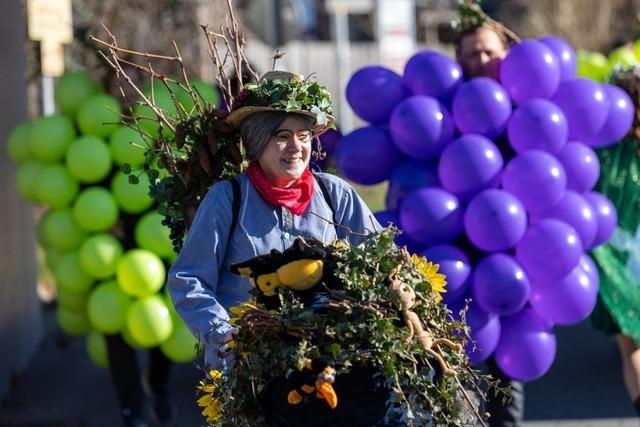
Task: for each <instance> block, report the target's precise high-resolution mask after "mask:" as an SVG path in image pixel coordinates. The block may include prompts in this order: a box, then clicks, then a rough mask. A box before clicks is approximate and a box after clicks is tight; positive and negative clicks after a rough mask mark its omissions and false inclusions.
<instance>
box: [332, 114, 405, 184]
mask: <svg viewBox="0 0 640 427" xmlns="http://www.w3.org/2000/svg"><path fill="white" fill-rule="evenodd" d="M401 158H402V155H401V154H400V152H399V151H398V149H397V148H396V146H395V145H393V142H391V137H390V135H389V132H387V131H386V130H384V129H381V128H377V127H365V128H360V129H356V130H355V131H353V132H351V133H350V134H348V135H346V136H345V137H344V138H342V140H341V141H340V143H339V144H338V148H336V154H335V161H336V168H337V169H338V171H340V174H341V175H342V176H344V177H345V178H347V179H350V180H352V181H354V182H357V183H358V184H363V185H371V184H377V183H379V182H382V181H384V180H385V179H388V178H389V175H390V174H391V171H392V170H393V169H394V168H395V167H396V166H397V164H398V162H399V161H400V159H401Z"/></svg>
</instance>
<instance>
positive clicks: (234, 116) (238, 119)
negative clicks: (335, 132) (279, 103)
mask: <svg viewBox="0 0 640 427" xmlns="http://www.w3.org/2000/svg"><path fill="white" fill-rule="evenodd" d="M275 80H283V81H288V82H302V81H304V76H302V75H301V74H298V73H292V72H289V71H269V72H267V73H265V74H264V75H263V76H262V77H261V78H260V83H259V84H258V85H260V84H262V83H264V82H267V81H275ZM261 111H286V112H287V113H295V114H301V115H303V116H308V117H311V118H312V119H314V122H315V125H314V128H313V131H314V133H315V134H316V135H320V134H321V133H324V132H326V131H327V130H328V129H329V128H331V127H332V126H333V123H334V122H335V119H334V117H333V116H332V115H330V114H327V115H326V117H327V123H324V124H321V125H320V124H318V123H317V115H316V114H315V113H312V112H311V111H309V110H287V109H285V108H274V107H269V106H259V105H246V106H241V107H239V108H237V109H234V110H231V112H230V113H229V115H228V116H227V118H226V122H227V123H228V124H229V125H231V126H232V127H234V128H236V129H239V128H240V126H241V125H242V122H243V121H244V119H246V118H247V117H249V116H250V115H251V114H254V113H259V112H261Z"/></svg>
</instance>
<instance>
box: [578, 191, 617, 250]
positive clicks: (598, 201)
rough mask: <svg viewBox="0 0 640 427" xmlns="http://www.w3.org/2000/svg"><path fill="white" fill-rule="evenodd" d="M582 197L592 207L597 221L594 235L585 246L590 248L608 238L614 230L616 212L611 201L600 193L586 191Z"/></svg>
mask: <svg viewBox="0 0 640 427" xmlns="http://www.w3.org/2000/svg"><path fill="white" fill-rule="evenodd" d="M584 198H585V199H587V202H589V204H590V205H591V207H592V208H593V212H595V215H596V220H597V221H598V231H597V232H596V237H594V238H593V241H592V242H591V245H589V246H588V247H587V248H586V249H588V250H591V249H593V248H595V247H596V246H600V245H601V244H603V243H605V242H606V241H607V240H609V237H611V234H613V230H615V229H616V226H617V225H618V213H617V212H616V207H615V206H614V205H613V203H611V200H609V199H608V198H607V197H605V196H603V195H602V194H600V193H597V192H595V191H591V192H589V193H586V194H585V195H584Z"/></svg>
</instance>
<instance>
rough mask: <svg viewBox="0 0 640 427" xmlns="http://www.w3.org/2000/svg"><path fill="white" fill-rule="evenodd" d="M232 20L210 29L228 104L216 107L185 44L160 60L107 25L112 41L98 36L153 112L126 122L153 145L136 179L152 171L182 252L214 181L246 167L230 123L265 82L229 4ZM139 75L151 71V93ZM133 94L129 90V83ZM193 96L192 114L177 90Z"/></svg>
mask: <svg viewBox="0 0 640 427" xmlns="http://www.w3.org/2000/svg"><path fill="white" fill-rule="evenodd" d="M227 7H228V11H229V14H228V17H227V19H226V21H225V23H224V24H223V25H222V26H221V27H220V28H219V29H218V31H211V30H210V29H209V28H208V27H207V26H206V25H202V26H201V28H202V31H203V33H204V35H205V37H206V39H207V44H208V51H209V56H210V58H211V60H212V62H213V66H214V68H215V70H216V83H217V87H218V88H219V90H220V92H221V95H222V98H223V100H224V101H223V103H222V107H221V106H215V105H211V104H209V103H207V102H205V101H204V99H203V97H202V96H201V94H200V93H199V92H198V91H197V89H196V88H195V87H194V86H193V85H192V84H191V83H190V80H189V76H188V75H187V71H186V68H185V65H184V62H183V59H182V56H181V54H180V50H179V48H178V46H177V45H176V44H175V42H174V44H173V50H174V55H172V56H170V55H160V54H154V53H149V52H143V51H137V50H133V49H127V48H123V47H120V46H119V45H118V41H117V38H116V36H115V35H114V34H112V33H111V31H109V29H108V28H107V27H106V26H104V25H103V26H102V27H103V28H104V30H105V32H106V34H107V37H106V38H105V39H101V38H98V37H95V36H91V37H90V40H91V41H92V42H94V43H95V44H96V46H97V48H98V49H99V54H100V55H101V56H102V58H103V59H104V60H105V61H106V63H107V64H108V65H109V66H110V67H112V68H113V69H114V71H115V72H116V74H117V77H118V84H119V85H120V86H119V87H120V92H121V94H122V96H123V97H126V95H125V93H131V92H133V93H135V94H136V95H137V96H138V99H137V100H136V102H137V105H138V106H143V107H145V108H146V109H147V110H148V111H149V114H152V115H153V117H149V114H147V115H141V114H135V113H134V111H140V110H139V109H138V110H136V109H135V108H131V110H130V111H129V112H128V113H127V114H124V115H122V123H123V124H124V125H125V126H129V127H131V128H133V129H135V130H136V131H138V132H139V133H140V134H141V135H142V136H143V137H144V139H145V141H146V143H147V144H146V145H147V146H146V147H145V148H144V149H145V159H146V160H145V164H144V167H143V171H139V172H136V171H131V170H130V169H129V168H127V167H126V166H125V167H124V171H125V172H128V173H131V175H130V180H131V181H132V182H136V173H147V174H148V175H149V178H150V182H151V185H152V188H151V192H150V194H151V196H152V197H154V198H155V200H156V201H157V203H158V210H159V212H160V213H161V214H162V215H163V216H164V217H165V221H164V224H165V225H167V226H169V227H170V228H171V237H172V240H173V244H174V249H175V250H176V251H177V250H179V249H180V247H181V244H182V240H183V238H184V235H185V233H186V230H187V229H188V227H189V225H190V223H191V221H192V220H193V216H194V214H195V210H196V208H197V206H198V205H199V204H200V202H201V200H202V198H203V197H204V195H205V194H206V192H207V191H208V189H209V188H210V187H211V185H212V184H214V183H215V182H217V181H219V180H223V179H229V178H231V177H233V176H235V175H237V174H238V173H239V172H241V171H242V170H243V168H244V166H245V164H244V159H243V151H242V146H241V141H240V137H239V135H238V132H237V130H235V129H233V128H231V127H230V126H229V125H228V124H227V123H226V122H225V121H224V119H225V118H226V116H227V114H228V112H229V111H230V110H231V109H232V108H233V105H234V103H235V101H236V98H234V95H236V94H237V93H239V92H240V91H241V89H242V87H243V85H244V83H245V80H246V79H250V80H253V81H255V80H257V79H258V76H257V74H256V72H255V71H254V70H253V69H252V68H251V65H250V64H249V62H248V61H247V59H246V57H245V55H244V52H243V47H244V45H245V38H244V34H243V32H242V29H241V26H240V25H239V23H238V21H237V19H236V15H235V12H234V10H233V7H232V0H227ZM157 61H165V62H166V61H168V62H170V63H172V64H176V65H177V67H178V69H179V73H178V75H179V77H176V78H172V77H169V76H167V75H165V74H161V73H158V72H156V71H155V67H154V64H157ZM133 73H143V74H144V75H145V76H146V78H145V80H146V81H148V82H149V87H150V91H143V90H142V89H141V88H140V87H138V85H136V83H135V82H136V81H140V79H137V78H134V75H133ZM123 84H126V85H128V86H129V87H130V88H131V89H132V91H126V92H125V91H124V90H123V88H122V85H123ZM160 90H162V91H166V92H168V93H169V95H170V97H171V100H172V101H173V106H174V107H175V108H171V109H170V110H169V109H167V108H166V105H165V106H164V107H165V108H163V106H161V105H160V102H159V101H158V99H157V97H156V93H157V92H159V91H160ZM178 91H185V92H186V93H187V94H188V95H189V97H190V98H191V100H192V101H193V108H190V109H189V110H188V111H187V109H186V108H185V107H184V105H182V104H181V103H180V102H178V100H177V92H178ZM145 120H154V121H155V122H157V132H155V133H152V132H149V131H148V130H145V129H148V126H141V123H142V122H143V121H145Z"/></svg>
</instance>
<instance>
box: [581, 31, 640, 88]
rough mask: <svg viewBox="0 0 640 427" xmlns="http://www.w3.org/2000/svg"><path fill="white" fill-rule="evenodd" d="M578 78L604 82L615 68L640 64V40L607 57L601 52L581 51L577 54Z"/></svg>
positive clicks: (614, 51) (612, 52) (616, 50)
mask: <svg viewBox="0 0 640 427" xmlns="http://www.w3.org/2000/svg"><path fill="white" fill-rule="evenodd" d="M576 59H577V62H578V70H577V72H576V74H577V75H578V77H586V78H590V79H593V80H596V81H599V82H602V81H604V80H605V79H606V78H607V77H609V75H611V72H612V71H613V69H614V68H615V67H632V66H635V65H638V64H639V63H640V40H636V42H635V43H634V44H633V46H621V47H619V48H617V49H614V50H612V51H611V53H609V56H608V57H607V56H605V55H603V54H602V53H600V52H591V51H587V50H579V51H578V52H577V54H576Z"/></svg>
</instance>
